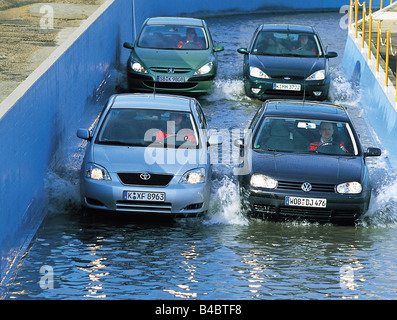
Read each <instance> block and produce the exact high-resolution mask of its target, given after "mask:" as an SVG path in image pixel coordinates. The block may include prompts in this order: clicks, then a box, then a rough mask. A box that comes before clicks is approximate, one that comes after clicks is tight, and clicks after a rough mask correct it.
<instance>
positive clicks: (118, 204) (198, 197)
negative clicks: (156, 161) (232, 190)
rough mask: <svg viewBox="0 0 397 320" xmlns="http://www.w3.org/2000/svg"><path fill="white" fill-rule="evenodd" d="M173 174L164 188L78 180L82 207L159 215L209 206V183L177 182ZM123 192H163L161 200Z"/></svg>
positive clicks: (182, 213)
mask: <svg viewBox="0 0 397 320" xmlns="http://www.w3.org/2000/svg"><path fill="white" fill-rule="evenodd" d="M179 179H180V176H174V177H173V179H172V180H171V181H170V183H169V184H168V185H167V186H165V187H154V186H152V187H150V186H145V187H144V186H132V185H123V184H121V183H120V181H119V180H115V179H113V180H112V181H97V180H92V179H88V178H84V179H83V180H82V183H81V190H80V193H81V201H82V204H83V206H84V207H86V208H89V209H94V210H99V211H101V210H102V211H109V212H127V213H136V214H142V215H145V214H148V215H150V214H156V215H161V216H175V217H178V216H181V217H187V216H198V215H201V214H203V213H205V212H206V211H207V210H208V206H209V197H210V184H209V182H207V183H201V184H191V185H187V184H179V183H178V181H179ZM124 191H135V192H164V193H165V200H164V202H156V201H153V202H148V201H131V200H125V199H124V197H123V193H124Z"/></svg>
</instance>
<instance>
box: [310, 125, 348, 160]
mask: <svg viewBox="0 0 397 320" xmlns="http://www.w3.org/2000/svg"><path fill="white" fill-rule="evenodd" d="M319 133H320V135H321V138H320V141H318V142H312V143H310V150H311V151H316V150H317V149H318V148H319V147H322V146H326V145H334V146H339V147H340V149H341V150H343V151H345V152H346V153H348V151H347V150H346V148H345V147H344V142H337V141H334V138H333V135H334V126H333V124H332V123H331V122H321V123H320V129H319Z"/></svg>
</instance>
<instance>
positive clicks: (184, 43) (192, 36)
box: [178, 28, 203, 49]
mask: <svg viewBox="0 0 397 320" xmlns="http://www.w3.org/2000/svg"><path fill="white" fill-rule="evenodd" d="M178 48H179V49H203V45H202V44H201V42H200V40H198V38H197V34H196V31H195V30H194V28H187V29H186V38H185V39H183V40H181V41H179V42H178Z"/></svg>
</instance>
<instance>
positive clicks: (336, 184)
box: [235, 100, 381, 224]
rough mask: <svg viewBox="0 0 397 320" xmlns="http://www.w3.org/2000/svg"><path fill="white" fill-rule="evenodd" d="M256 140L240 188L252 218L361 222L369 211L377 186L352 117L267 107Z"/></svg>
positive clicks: (246, 145)
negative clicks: (373, 185) (372, 179)
mask: <svg viewBox="0 0 397 320" xmlns="http://www.w3.org/2000/svg"><path fill="white" fill-rule="evenodd" d="M249 129H250V130H249V133H248V135H247V136H246V137H245V138H244V139H243V140H237V141H236V142H235V143H236V144H238V145H239V146H240V147H241V151H242V152H244V157H243V159H244V163H243V164H242V166H241V167H240V172H239V173H240V186H241V190H242V195H243V197H247V200H248V201H247V203H248V204H249V210H247V211H248V214H249V215H250V216H254V217H259V218H264V219H268V218H269V219H289V218H292V219H304V220H308V221H318V222H334V223H338V224H346V223H347V224H351V223H354V222H355V221H356V220H357V219H358V218H359V217H360V216H361V215H362V214H363V213H364V212H365V211H366V210H367V209H368V206H369V202H370V197H371V183H370V175H369V172H368V168H367V164H366V158H367V157H370V156H380V155H381V150H380V149H378V148H368V150H367V151H365V152H364V151H363V149H362V147H361V144H360V141H359V138H358V135H357V133H356V131H355V129H354V125H353V123H352V121H351V119H350V118H349V116H348V114H347V112H346V110H345V109H344V108H343V107H341V106H337V105H333V104H328V103H320V102H303V101H297V100H267V101H266V102H265V103H264V104H263V106H262V107H261V108H260V109H259V110H258V112H257V113H256V115H255V117H254V118H253V120H252V122H251V125H250V128H249Z"/></svg>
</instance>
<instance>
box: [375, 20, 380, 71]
mask: <svg viewBox="0 0 397 320" xmlns="http://www.w3.org/2000/svg"><path fill="white" fill-rule="evenodd" d="M379 50H380V21H378V38H377V40H376V72H379Z"/></svg>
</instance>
